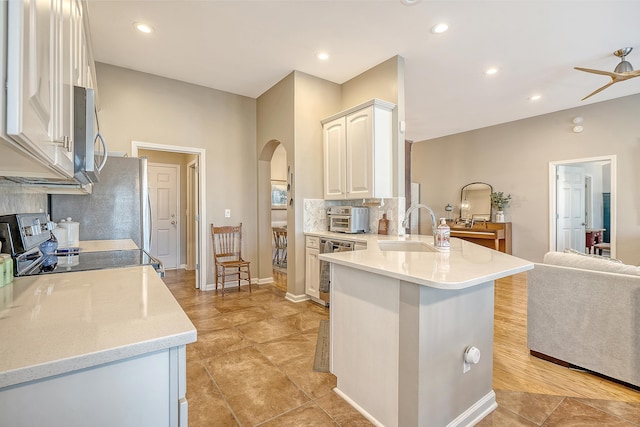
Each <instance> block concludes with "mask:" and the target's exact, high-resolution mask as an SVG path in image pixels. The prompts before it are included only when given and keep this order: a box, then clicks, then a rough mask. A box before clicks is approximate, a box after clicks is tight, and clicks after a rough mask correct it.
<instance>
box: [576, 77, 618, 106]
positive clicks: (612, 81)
mask: <svg viewBox="0 0 640 427" xmlns="http://www.w3.org/2000/svg"><path fill="white" fill-rule="evenodd" d="M615 82H616V81H615V80H611V81H610V82H609V83H607V84H606V85H604V86H602V87H600V88H598V89H596V90H594V91H593V92H591V93H590V94H589V95H587V96H585V97H584V98H582V99H581V101H584V100H585V99H587V98H589V97H591V96H593V95H595V94H596V93H599V92H601V91H603V90H605V89H606V88H608V87H609V86H611V85H612V84H614V83H615Z"/></svg>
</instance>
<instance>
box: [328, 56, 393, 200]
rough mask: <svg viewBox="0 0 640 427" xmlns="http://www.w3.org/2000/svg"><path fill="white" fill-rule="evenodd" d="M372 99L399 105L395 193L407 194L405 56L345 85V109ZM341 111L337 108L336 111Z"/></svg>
mask: <svg viewBox="0 0 640 427" xmlns="http://www.w3.org/2000/svg"><path fill="white" fill-rule="evenodd" d="M372 98H378V99H382V100H384V101H388V102H392V103H394V104H396V105H397V108H396V110H395V111H394V114H393V132H394V134H395V135H396V137H395V138H394V145H393V152H394V157H393V175H394V182H393V189H394V191H393V195H394V196H395V197H404V195H405V188H404V139H405V136H404V133H403V132H401V131H400V129H399V127H398V123H400V122H401V121H404V120H405V107H404V99H405V97H404V58H402V57H401V56H394V57H393V58H390V59H388V60H386V61H384V62H383V63H381V64H378V65H376V66H375V67H373V68H371V69H369V70H367V71H365V72H364V73H362V74H360V75H358V76H356V77H354V78H353V79H351V80H349V81H348V82H345V83H344V84H343V85H342V110H346V109H347V108H350V107H353V106H354V105H358V104H362V103H363V102H366V101H369V100H370V99H372ZM336 113H337V111H336Z"/></svg>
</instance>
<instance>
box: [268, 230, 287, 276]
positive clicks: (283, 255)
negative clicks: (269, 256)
mask: <svg viewBox="0 0 640 427" xmlns="http://www.w3.org/2000/svg"><path fill="white" fill-rule="evenodd" d="M273 241H274V244H275V253H274V254H273V262H272V263H273V265H275V266H278V267H286V265H287V229H286V228H285V227H273Z"/></svg>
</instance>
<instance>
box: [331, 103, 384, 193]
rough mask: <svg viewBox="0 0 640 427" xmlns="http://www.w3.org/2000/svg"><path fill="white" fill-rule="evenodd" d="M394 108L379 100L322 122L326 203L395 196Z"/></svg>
mask: <svg viewBox="0 0 640 427" xmlns="http://www.w3.org/2000/svg"><path fill="white" fill-rule="evenodd" d="M394 108H395V105H394V104H391V103H388V102H385V101H381V100H378V99H375V100H372V101H370V102H367V103H365V104H362V105H359V106H357V107H354V108H351V109H349V110H347V111H345V112H343V113H339V114H337V115H335V116H332V117H330V118H328V119H326V120H323V121H322V125H323V138H324V198H325V199H327V200H339V199H359V198H372V197H376V198H386V197H392V196H393V160H392V159H393V126H392V125H393V109H394Z"/></svg>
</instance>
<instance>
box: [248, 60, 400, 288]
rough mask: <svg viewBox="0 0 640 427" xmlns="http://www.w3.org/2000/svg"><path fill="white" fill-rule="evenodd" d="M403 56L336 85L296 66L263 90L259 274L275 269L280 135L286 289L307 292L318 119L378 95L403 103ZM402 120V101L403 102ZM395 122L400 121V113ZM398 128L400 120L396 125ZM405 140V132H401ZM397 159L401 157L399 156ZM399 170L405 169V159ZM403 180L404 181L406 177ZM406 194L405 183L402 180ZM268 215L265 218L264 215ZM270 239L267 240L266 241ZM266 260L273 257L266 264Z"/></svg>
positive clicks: (319, 176)
mask: <svg viewBox="0 0 640 427" xmlns="http://www.w3.org/2000/svg"><path fill="white" fill-rule="evenodd" d="M403 76H404V61H403V59H402V58H400V57H394V58H391V59H390V60H388V61H385V62H383V63H382V64H380V65H378V66H376V67H374V68H372V69H371V70H368V71H366V72H365V73H362V74H361V75H359V76H356V77H354V78H353V79H352V80H350V81H348V82H346V83H344V84H343V85H337V84H335V83H331V82H328V81H326V80H322V79H319V78H317V77H314V76H310V75H308V74H305V73H301V72H298V71H295V72H293V73H291V74H289V75H288V76H287V77H286V78H285V79H283V80H282V81H280V82H279V83H278V84H276V85H275V86H274V87H272V88H271V89H269V90H268V91H266V92H265V93H264V94H262V95H261V96H260V97H259V98H258V101H257V104H258V105H257V122H258V125H257V153H258V158H259V161H258V199H259V200H258V211H259V213H258V218H259V221H260V230H261V231H260V237H259V241H260V243H259V247H260V260H261V262H260V276H261V277H266V274H268V271H269V270H270V269H271V264H270V260H271V258H270V255H271V253H270V248H271V234H270V228H269V224H268V220H267V219H266V218H267V215H263V214H262V213H263V212H266V209H268V202H269V201H268V199H267V196H268V188H267V186H268V184H267V182H266V181H267V180H268V179H269V178H268V175H267V174H268V173H269V171H270V166H269V161H270V160H271V156H272V154H273V151H274V150H275V148H276V147H277V143H274V142H273V141H278V142H279V143H281V144H283V145H284V147H285V149H286V151H287V162H288V165H287V166H289V167H290V168H291V172H292V173H293V180H292V182H291V193H290V196H289V197H290V199H293V204H292V205H290V206H288V209H287V221H288V230H289V238H288V272H287V273H288V291H289V293H290V294H293V295H296V296H300V295H303V294H304V271H305V269H304V262H305V258H304V244H305V241H304V234H303V222H302V217H303V209H302V208H303V205H302V201H303V200H304V199H321V198H323V194H324V193H323V161H322V156H323V150H322V126H321V124H320V121H321V120H322V119H324V118H326V117H329V116H331V115H333V114H335V113H338V112H340V111H342V110H345V109H347V108H349V107H353V106H354V105H357V104H360V103H362V102H365V101H368V100H370V99H372V98H379V99H383V100H386V101H389V102H393V103H396V104H397V103H398V102H399V101H401V102H402V104H404V77H403ZM398 110H399V117H401V118H402V120H404V105H403V106H402V108H399V109H398ZM395 122H396V123H397V122H398V120H397V117H396V120H395ZM395 131H396V132H397V131H398V130H397V126H396V128H395ZM401 139H402V141H403V142H404V137H402V138H401ZM395 160H397V159H395ZM398 163H399V162H398V161H394V164H396V165H397V166H396V172H397V173H402V174H404V157H402V165H401V166H398ZM402 183H403V181H402ZM402 195H404V186H402ZM263 217H264V219H263ZM267 242H268V244H267ZM267 260H269V263H268V264H267Z"/></svg>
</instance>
